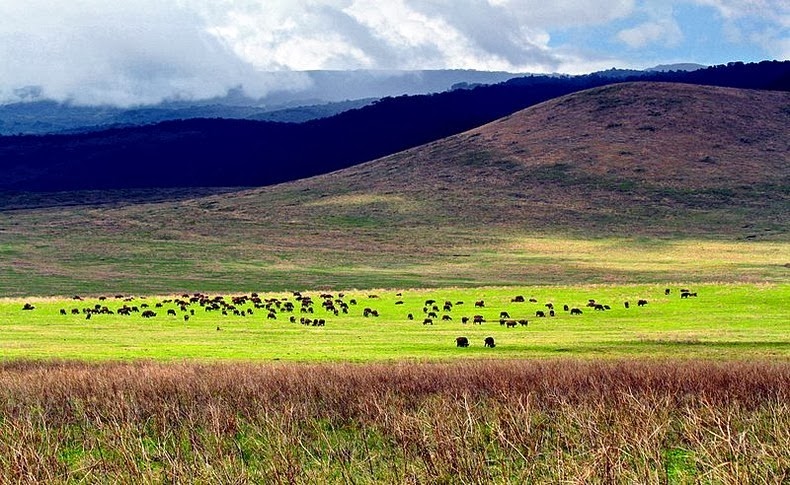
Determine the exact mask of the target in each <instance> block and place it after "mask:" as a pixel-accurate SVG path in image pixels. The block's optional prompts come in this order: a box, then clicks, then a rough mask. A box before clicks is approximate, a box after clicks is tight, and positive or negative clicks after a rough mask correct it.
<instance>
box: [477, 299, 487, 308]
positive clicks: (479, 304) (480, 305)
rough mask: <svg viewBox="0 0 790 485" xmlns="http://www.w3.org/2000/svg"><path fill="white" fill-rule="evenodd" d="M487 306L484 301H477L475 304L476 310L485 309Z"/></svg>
mask: <svg viewBox="0 0 790 485" xmlns="http://www.w3.org/2000/svg"><path fill="white" fill-rule="evenodd" d="M484 306H486V302H485V301H484V300H477V301H476V302H475V308H483V307H484Z"/></svg>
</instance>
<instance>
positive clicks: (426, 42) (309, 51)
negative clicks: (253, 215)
mask: <svg viewBox="0 0 790 485" xmlns="http://www.w3.org/2000/svg"><path fill="white" fill-rule="evenodd" d="M788 58H790V0H650V1H646V0H589V1H582V0H549V1H547V0H0V103H8V102H13V101H19V100H24V99H31V96H33V95H35V96H40V97H45V98H49V99H55V100H58V101H69V102H72V103H74V104H87V105H94V104H111V105H117V106H134V105H140V104H152V103H157V102H160V101H162V100H168V99H205V98H211V97H215V96H222V95H224V94H225V93H226V92H227V91H228V90H229V89H232V88H238V87H241V89H242V90H243V92H244V93H245V94H247V95H248V96H250V97H253V98H261V97H264V96H266V94H268V93H270V92H272V91H277V90H299V89H302V88H304V87H305V86H307V85H309V83H310V78H309V76H308V75H306V74H305V73H304V72H302V71H305V70H318V69H333V70H353V69H376V70H420V69H476V70H492V71H493V70H496V71H510V72H524V73H566V74H580V73H587V72H593V71H597V70H603V69H609V68H612V67H618V68H645V67H651V66H654V65H658V64H671V63H679V62H694V63H699V64H705V65H716V64H726V63H728V62H731V61H744V62H757V61H761V60H774V59H775V60H787V59H788Z"/></svg>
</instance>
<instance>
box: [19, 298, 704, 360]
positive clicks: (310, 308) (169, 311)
mask: <svg viewBox="0 0 790 485" xmlns="http://www.w3.org/2000/svg"><path fill="white" fill-rule="evenodd" d="M671 293H672V290H671V289H670V288H666V289H665V290H664V294H665V295H670V294H671ZM679 294H680V298H682V299H687V298H694V297H697V293H696V292H692V291H690V290H688V289H681V290H680V291H679ZM367 297H368V299H369V300H374V301H375V300H378V299H379V296H378V295H375V294H370V295H367ZM396 297H397V300H396V301H395V305H396V307H399V306H402V305H404V304H405V302H404V301H403V300H402V293H400V292H399V293H397V295H396ZM115 299H116V300H119V303H118V305H112V306H114V307H115V308H114V309H111V308H110V306H111V304H109V303H107V302H106V300H107V297H99V298H98V300H99V301H100V303H96V304H94V305H85V304H84V303H83V304H79V305H77V306H74V307H73V308H71V309H70V310H67V309H66V308H61V309H60V312H59V313H60V315H62V316H68V315H82V316H84V318H85V319H88V320H89V319H91V317H92V316H98V315H119V316H122V317H131V316H132V315H136V314H139V316H140V317H142V318H144V319H155V318H170V319H173V318H181V319H183V321H184V322H189V320H190V318H192V317H195V315H196V313H195V311H196V310H198V309H202V311H203V312H205V313H212V312H217V313H221V314H222V315H223V316H227V317H231V316H233V317H239V318H246V319H252V318H253V317H254V316H255V315H256V312H260V313H259V314H262V315H265V318H266V319H267V320H278V319H279V318H280V317H281V316H285V318H287V321H288V322H290V323H299V324H301V325H304V326H309V327H324V326H326V323H327V319H326V318H332V316H335V317H338V316H340V315H341V313H342V314H343V315H352V316H353V315H357V314H358V313H357V312H359V310H357V311H356V312H353V313H350V312H351V310H350V309H351V307H355V306H356V305H357V301H356V299H353V298H352V299H348V300H346V298H345V295H344V293H338V294H337V295H333V294H329V293H321V294H319V295H318V296H317V298H316V300H314V299H313V298H312V297H310V296H308V295H303V294H302V293H301V292H298V291H296V292H293V293H292V294H291V295H290V296H289V297H281V298H266V299H264V298H261V297H260V296H259V295H258V294H257V293H251V294H249V295H241V296H230V297H225V296H223V295H216V296H209V295H206V294H203V293H194V294H183V295H181V296H180V297H174V298H170V299H163V300H161V301H150V302H149V301H148V300H147V299H146V298H144V297H139V298H136V297H132V296H124V295H116V296H115ZM73 300H75V301H77V302H83V301H84V300H83V298H82V297H80V296H74V297H73ZM121 300H122V301H121ZM316 301H320V304H316ZM647 304H648V300H646V299H638V300H637V302H636V306H637V307H644V306H646V305H647ZM535 305H540V304H539V302H538V300H537V299H536V298H529V299H526V298H524V296H522V295H516V296H514V297H512V298H511V299H510V305H509V306H508V307H507V308H504V309H500V308H497V305H496V304H494V305H489V306H486V301H485V300H483V299H480V300H476V301H475V302H474V310H473V311H474V313H475V314H473V315H471V316H470V315H462V316H460V318H458V321H460V323H461V325H467V324H469V323H471V324H472V325H483V324H484V323H486V322H487V320H486V317H485V316H484V315H482V314H481V313H486V312H488V314H491V312H494V313H493V315H496V314H497V313H496V312H497V311H498V315H499V318H498V323H499V324H500V325H501V326H503V327H505V328H517V327H519V326H521V327H527V326H529V324H530V320H528V319H527V318H524V316H525V315H533V314H534V316H535V318H538V319H546V320H547V321H548V320H551V319H552V318H554V317H558V316H560V315H568V316H570V317H579V316H582V315H583V314H584V310H582V308H585V307H586V308H589V309H592V310H594V311H596V312H606V311H609V310H611V306H610V305H608V304H606V303H602V302H599V301H597V300H596V299H592V298H591V299H588V300H587V302H586V303H585V304H584V305H578V306H571V305H568V304H564V305H562V310H559V308H555V305H554V303H552V302H547V303H545V304H543V305H540V306H539V307H538V308H537V309H536V308H535ZM152 306H153V309H152V308H151V307H152ZM165 306H167V308H165ZM623 306H624V308H625V309H629V308H631V303H630V302H629V301H625V302H623ZM360 307H361V305H360ZM459 307H464V302H463V301H455V302H453V301H450V300H446V301H444V302H443V303H442V302H439V301H437V300H436V299H432V298H429V299H426V300H425V302H424V304H423V305H422V312H423V314H424V318H423V319H422V324H423V325H434V323H436V322H439V321H441V322H452V321H453V317H452V316H451V315H452V314H453V313H459V312H458V310H457V309H458V308H459ZM35 309H36V307H35V306H34V305H32V304H31V303H25V304H24V306H23V307H22V310H24V311H33V310H35ZM160 309H161V311H158V310H160ZM319 312H323V314H321V313H319ZM478 312H479V313H478ZM415 313H417V312H412V313H408V314H407V316H406V318H407V320H409V321H413V320H415V316H414V315H415ZM297 314H302V316H301V317H297ZM160 315H161V316H160ZM511 315H516V316H520V318H513V317H511ZM361 316H363V317H365V318H374V319H375V318H377V317H379V310H377V309H375V308H373V307H371V306H368V307H365V308H364V309H362V311H361ZM324 317H326V318H324ZM493 320H494V321H496V320H497V319H496V318H493ZM217 328H218V330H219V327H217ZM455 343H456V346H457V347H469V345H470V341H469V339H468V338H467V337H458V338H456V340H455ZM484 346H485V347H488V348H494V347H495V342H494V338H493V337H487V338H486V339H485V340H484Z"/></svg>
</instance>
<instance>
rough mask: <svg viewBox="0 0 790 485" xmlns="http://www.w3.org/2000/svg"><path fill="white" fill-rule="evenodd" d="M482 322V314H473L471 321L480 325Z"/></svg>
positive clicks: (483, 319)
mask: <svg viewBox="0 0 790 485" xmlns="http://www.w3.org/2000/svg"><path fill="white" fill-rule="evenodd" d="M483 322H485V318H483V315H475V316H474V318H473V319H472V323H477V324H479V325H482V323H483Z"/></svg>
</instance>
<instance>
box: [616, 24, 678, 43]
mask: <svg viewBox="0 0 790 485" xmlns="http://www.w3.org/2000/svg"><path fill="white" fill-rule="evenodd" d="M617 38H618V39H620V40H621V41H623V42H625V43H626V44H627V45H628V46H629V47H631V48H632V49H641V48H644V47H646V46H648V45H650V44H662V45H664V46H670V47H674V46H677V45H678V44H680V42H681V41H682V40H683V32H681V30H680V26H679V25H678V24H677V22H675V21H674V19H671V18H670V19H661V20H657V21H649V22H644V23H641V24H639V25H637V26H636V27H633V28H630V29H625V30H621V31H620V32H619V33H618V34H617Z"/></svg>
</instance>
